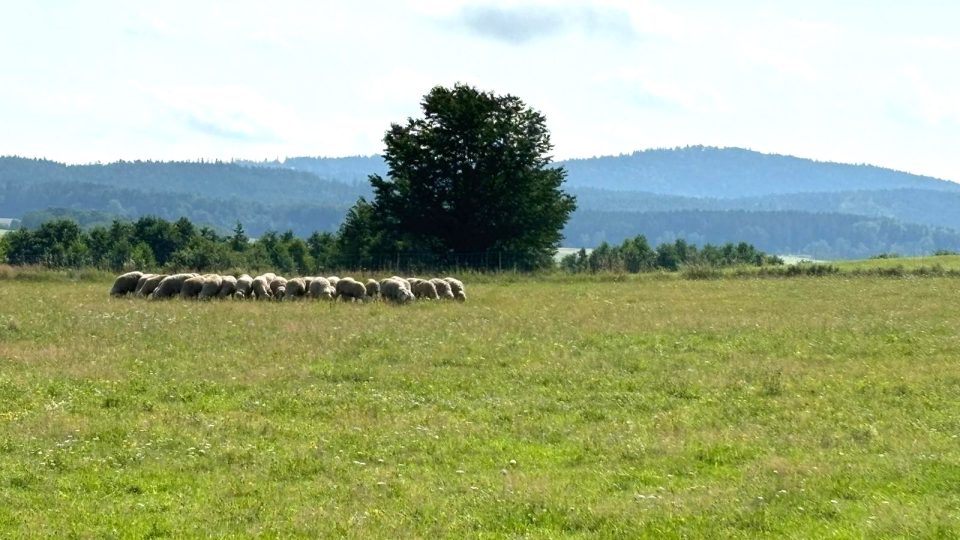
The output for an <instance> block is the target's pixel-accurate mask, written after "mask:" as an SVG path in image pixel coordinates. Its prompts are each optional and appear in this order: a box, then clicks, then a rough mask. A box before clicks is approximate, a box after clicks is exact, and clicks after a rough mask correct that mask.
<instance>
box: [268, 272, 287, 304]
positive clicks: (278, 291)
mask: <svg viewBox="0 0 960 540" xmlns="http://www.w3.org/2000/svg"><path fill="white" fill-rule="evenodd" d="M286 290H287V278H285V277H282V276H277V277H275V278H274V279H273V281H271V282H270V292H271V293H272V294H273V297H274V298H276V299H277V300H280V299H281V298H283V294H284V293H285V292H286Z"/></svg>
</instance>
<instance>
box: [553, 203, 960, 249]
mask: <svg viewBox="0 0 960 540" xmlns="http://www.w3.org/2000/svg"><path fill="white" fill-rule="evenodd" d="M637 232H642V233H643V234H644V235H646V237H647V238H649V239H650V241H651V242H653V243H655V244H660V243H665V242H673V241H674V240H676V239H677V238H683V239H685V240H687V241H688V242H691V243H695V244H700V245H703V244H708V243H710V244H715V245H716V244H721V243H724V242H726V241H728V240H729V239H731V238H736V239H738V240H742V241H744V242H747V243H750V244H753V245H755V246H757V248H759V249H762V250H764V251H768V252H774V253H790V254H796V255H804V256H807V257H812V258H817V259H863V258H866V257H870V256H871V255H876V254H877V253H884V252H896V253H900V254H903V255H923V254H925V253H933V252H935V251H937V250H952V251H957V250H960V232H958V231H955V230H953V229H947V228H938V227H928V226H925V225H916V224H912V223H900V222H898V221H895V220H892V219H888V218H880V217H866V216H853V215H848V214H831V213H812V212H798V211H782V212H751V211H745V210H740V211H709V210H688V211H676V212H603V211H595V210H582V211H578V212H576V213H575V214H573V216H572V217H571V218H570V221H569V222H568V223H567V226H566V227H565V228H564V236H565V237H566V243H567V244H568V245H570V244H572V245H580V246H597V245H599V244H600V243H601V242H607V243H611V244H619V243H620V242H622V241H623V240H625V239H627V238H631V237H633V236H634V235H635V234H637Z"/></svg>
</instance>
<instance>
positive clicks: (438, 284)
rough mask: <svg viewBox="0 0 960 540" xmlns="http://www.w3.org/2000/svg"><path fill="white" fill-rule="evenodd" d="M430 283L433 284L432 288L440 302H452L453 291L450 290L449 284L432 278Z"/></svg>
mask: <svg viewBox="0 0 960 540" xmlns="http://www.w3.org/2000/svg"><path fill="white" fill-rule="evenodd" d="M430 283H433V286H434V287H435V288H436V289H437V296H439V297H440V299H441V300H453V298H454V296H453V291H452V290H451V289H450V283H448V282H447V281H446V280H443V279H440V278H433V279H431V280H430Z"/></svg>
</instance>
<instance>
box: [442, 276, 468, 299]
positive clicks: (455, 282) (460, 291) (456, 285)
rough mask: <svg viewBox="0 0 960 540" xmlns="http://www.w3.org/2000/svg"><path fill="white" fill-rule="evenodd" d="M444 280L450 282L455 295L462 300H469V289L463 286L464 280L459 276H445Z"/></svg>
mask: <svg viewBox="0 0 960 540" xmlns="http://www.w3.org/2000/svg"><path fill="white" fill-rule="evenodd" d="M443 280H444V281H446V282H447V283H449V284H450V292H452V293H453V297H454V298H455V299H456V300H458V301H460V302H464V301H466V300H467V290H466V289H465V288H464V287H463V282H462V281H460V280H459V279H457V278H453V277H449V276H447V277H445V278H443Z"/></svg>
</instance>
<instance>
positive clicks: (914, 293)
mask: <svg viewBox="0 0 960 540" xmlns="http://www.w3.org/2000/svg"><path fill="white" fill-rule="evenodd" d="M887 262H888V261H883V263H884V264H886V263H887ZM890 262H900V263H904V262H905V260H903V259H900V260H893V261H890ZM954 262H955V261H954ZM109 286H110V283H109V281H107V280H105V279H103V278H95V279H90V278H89V277H88V278H86V279H81V280H78V281H72V280H71V279H69V278H68V277H62V276H61V277H55V278H54V277H51V278H50V279H37V280H31V279H0V537H11V538H22V537H55V538H69V537H81V538H142V537H184V536H186V537H195V536H204V537H206V536H215V537H238V536H239V537H247V536H266V537H284V538H286V537H308V538H313V537H350V538H416V537H421V538H422V537H431V538H449V537H460V538H477V537H480V538H484V537H488V538H499V537H531V538H556V537H573V538H597V537H601V538H602V537H607V538H637V537H651V538H675V537H714V538H757V537H767V538H864V537H865V538H886V537H902V538H955V537H958V536H960V439H958V437H960V399H958V396H960V363H958V362H960V279H958V278H956V277H909V276H908V277H901V278H894V277H881V276H854V277H851V276H847V275H834V276H828V277H818V278H811V277H800V278H783V279H749V278H739V279H733V278H725V279H708V280H686V279H680V278H676V277H672V278H671V277H663V276H660V277H656V276H653V277H647V278H643V277H641V278H633V277H632V276H628V278H627V279H608V278H599V277H598V278H597V279H593V280H591V279H587V278H582V279H576V280H570V281H563V280H538V279H533V278H516V277H514V278H513V279H507V278H504V279H502V280H500V279H495V278H488V279H484V280H482V281H481V280H477V281H476V282H470V281H469V280H468V281H467V292H468V294H469V301H468V302H467V303H464V304H459V303H452V302H433V303H431V302H422V303H417V304H415V305H409V306H391V305H385V304H382V303H371V304H344V303H336V304H334V303H318V302H296V303H273V302H239V301H223V302H203V303H201V302H195V301H194V302H186V301H179V300H174V301H161V302H151V301H145V300H141V299H134V298H120V299H113V298H109V297H108V295H107V290H108V289H109Z"/></svg>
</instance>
